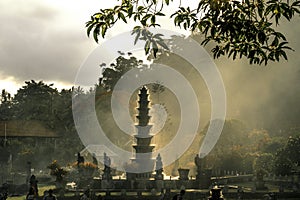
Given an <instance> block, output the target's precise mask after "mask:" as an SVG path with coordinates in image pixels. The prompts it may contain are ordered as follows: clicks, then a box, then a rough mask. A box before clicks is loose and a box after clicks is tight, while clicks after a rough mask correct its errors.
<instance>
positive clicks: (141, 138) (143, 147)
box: [128, 87, 155, 179]
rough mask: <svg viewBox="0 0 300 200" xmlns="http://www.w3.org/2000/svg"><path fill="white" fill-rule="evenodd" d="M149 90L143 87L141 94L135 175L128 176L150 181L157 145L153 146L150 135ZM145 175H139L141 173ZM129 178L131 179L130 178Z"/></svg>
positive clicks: (134, 160) (137, 126)
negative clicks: (153, 154)
mask: <svg viewBox="0 0 300 200" xmlns="http://www.w3.org/2000/svg"><path fill="white" fill-rule="evenodd" d="M148 96H149V94H148V90H147V88H146V87H142V89H140V93H139V99H138V108H137V110H138V115H137V116H136V118H137V119H138V124H137V125H135V127H136V129H137V134H136V135H134V137H135V139H136V144H134V145H133V148H134V149H135V152H136V154H135V158H133V159H132V164H133V165H134V166H135V168H136V172H137V173H135V174H130V175H129V174H128V175H129V176H131V177H130V178H135V179H149V178H151V175H152V172H153V171H154V163H155V159H153V158H152V151H153V148H154V147H155V145H153V144H151V140H152V137H153V135H151V134H150V129H151V128H152V125H149V120H150V116H149V109H150V108H149V102H150V101H149V100H148ZM141 171H142V172H143V173H139V172H141ZM128 178H129V177H128Z"/></svg>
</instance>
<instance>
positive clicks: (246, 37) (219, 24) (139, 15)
mask: <svg viewBox="0 0 300 200" xmlns="http://www.w3.org/2000/svg"><path fill="white" fill-rule="evenodd" d="M170 3H175V1H174V0H161V1H157V0H122V1H120V4H119V5H116V6H115V7H113V8H109V9H100V11H99V12H97V13H95V14H93V15H92V16H91V20H90V21H88V22H87V23H86V27H87V34H88V36H90V34H91V33H93V38H94V40H95V41H96V42H98V36H99V35H101V36H102V37H103V38H104V37H105V35H106V32H107V30H108V29H110V28H112V27H113V26H114V25H115V24H116V23H117V22H118V21H123V22H124V23H128V20H134V21H135V22H137V23H139V25H138V26H136V27H134V29H133V31H132V34H135V37H136V38H135V41H134V42H135V43H136V42H137V41H138V40H144V41H145V46H144V50H145V53H146V55H147V54H150V53H153V55H154V56H155V57H156V54H157V52H158V51H159V50H162V49H163V50H169V48H168V46H167V45H166V44H165V42H164V40H163V35H162V34H159V33H158V34H153V33H152V32H151V31H150V30H149V28H150V27H160V24H159V23H158V22H157V21H158V20H157V19H158V18H161V17H164V16H165V13H164V10H163V9H164V8H165V7H168V6H169V5H170ZM299 9H300V1H297V0H241V1H238V0H199V3H198V7H197V8H191V7H189V6H187V7H183V6H181V1H180V3H179V5H178V10H177V11H175V12H174V13H173V14H171V16H170V18H173V20H174V25H175V26H176V27H180V28H183V29H185V30H189V31H191V32H192V33H200V34H202V35H203V36H204V39H203V41H202V43H201V44H202V45H206V44H208V43H210V42H211V43H213V44H214V47H213V48H212V49H211V51H212V53H213V56H214V58H218V57H220V56H228V57H231V58H232V59H233V60H235V59H236V58H237V57H239V58H242V57H245V58H247V59H248V60H249V62H250V64H265V65H266V64H267V63H268V61H279V60H280V59H282V58H284V59H285V60H287V59H288V58H287V54H286V51H287V50H292V48H291V47H290V46H288V41H287V39H286V37H285V35H284V34H283V33H282V32H279V31H277V30H276V28H277V26H278V25H279V23H280V21H281V20H282V19H285V20H288V21H290V20H291V19H292V18H293V17H294V16H295V14H299V13H300V10H299Z"/></svg>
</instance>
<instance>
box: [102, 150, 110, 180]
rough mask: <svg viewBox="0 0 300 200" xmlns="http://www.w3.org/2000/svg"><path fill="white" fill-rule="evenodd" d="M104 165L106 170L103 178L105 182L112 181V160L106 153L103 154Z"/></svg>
mask: <svg viewBox="0 0 300 200" xmlns="http://www.w3.org/2000/svg"><path fill="white" fill-rule="evenodd" d="M103 164H104V170H103V175H102V178H103V180H107V181H109V180H111V179H112V175H111V169H110V165H111V160H110V157H108V156H107V155H106V153H105V152H104V153H103Z"/></svg>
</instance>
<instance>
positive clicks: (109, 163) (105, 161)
mask: <svg viewBox="0 0 300 200" xmlns="http://www.w3.org/2000/svg"><path fill="white" fill-rule="evenodd" d="M103 160H104V165H105V166H106V167H110V165H111V160H110V157H108V156H107V155H106V153H105V152H104V156H103Z"/></svg>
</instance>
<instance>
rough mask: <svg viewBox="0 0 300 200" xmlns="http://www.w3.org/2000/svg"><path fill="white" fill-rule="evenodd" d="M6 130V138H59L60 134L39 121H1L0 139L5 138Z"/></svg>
mask: <svg viewBox="0 0 300 200" xmlns="http://www.w3.org/2000/svg"><path fill="white" fill-rule="evenodd" d="M5 125H6V128H5ZM5 129H6V137H43V138H56V137H59V134H57V133H56V132H54V131H52V130H50V129H49V128H46V127H45V126H44V125H43V124H42V123H41V122H39V121H22V120H14V121H0V137H5Z"/></svg>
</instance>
